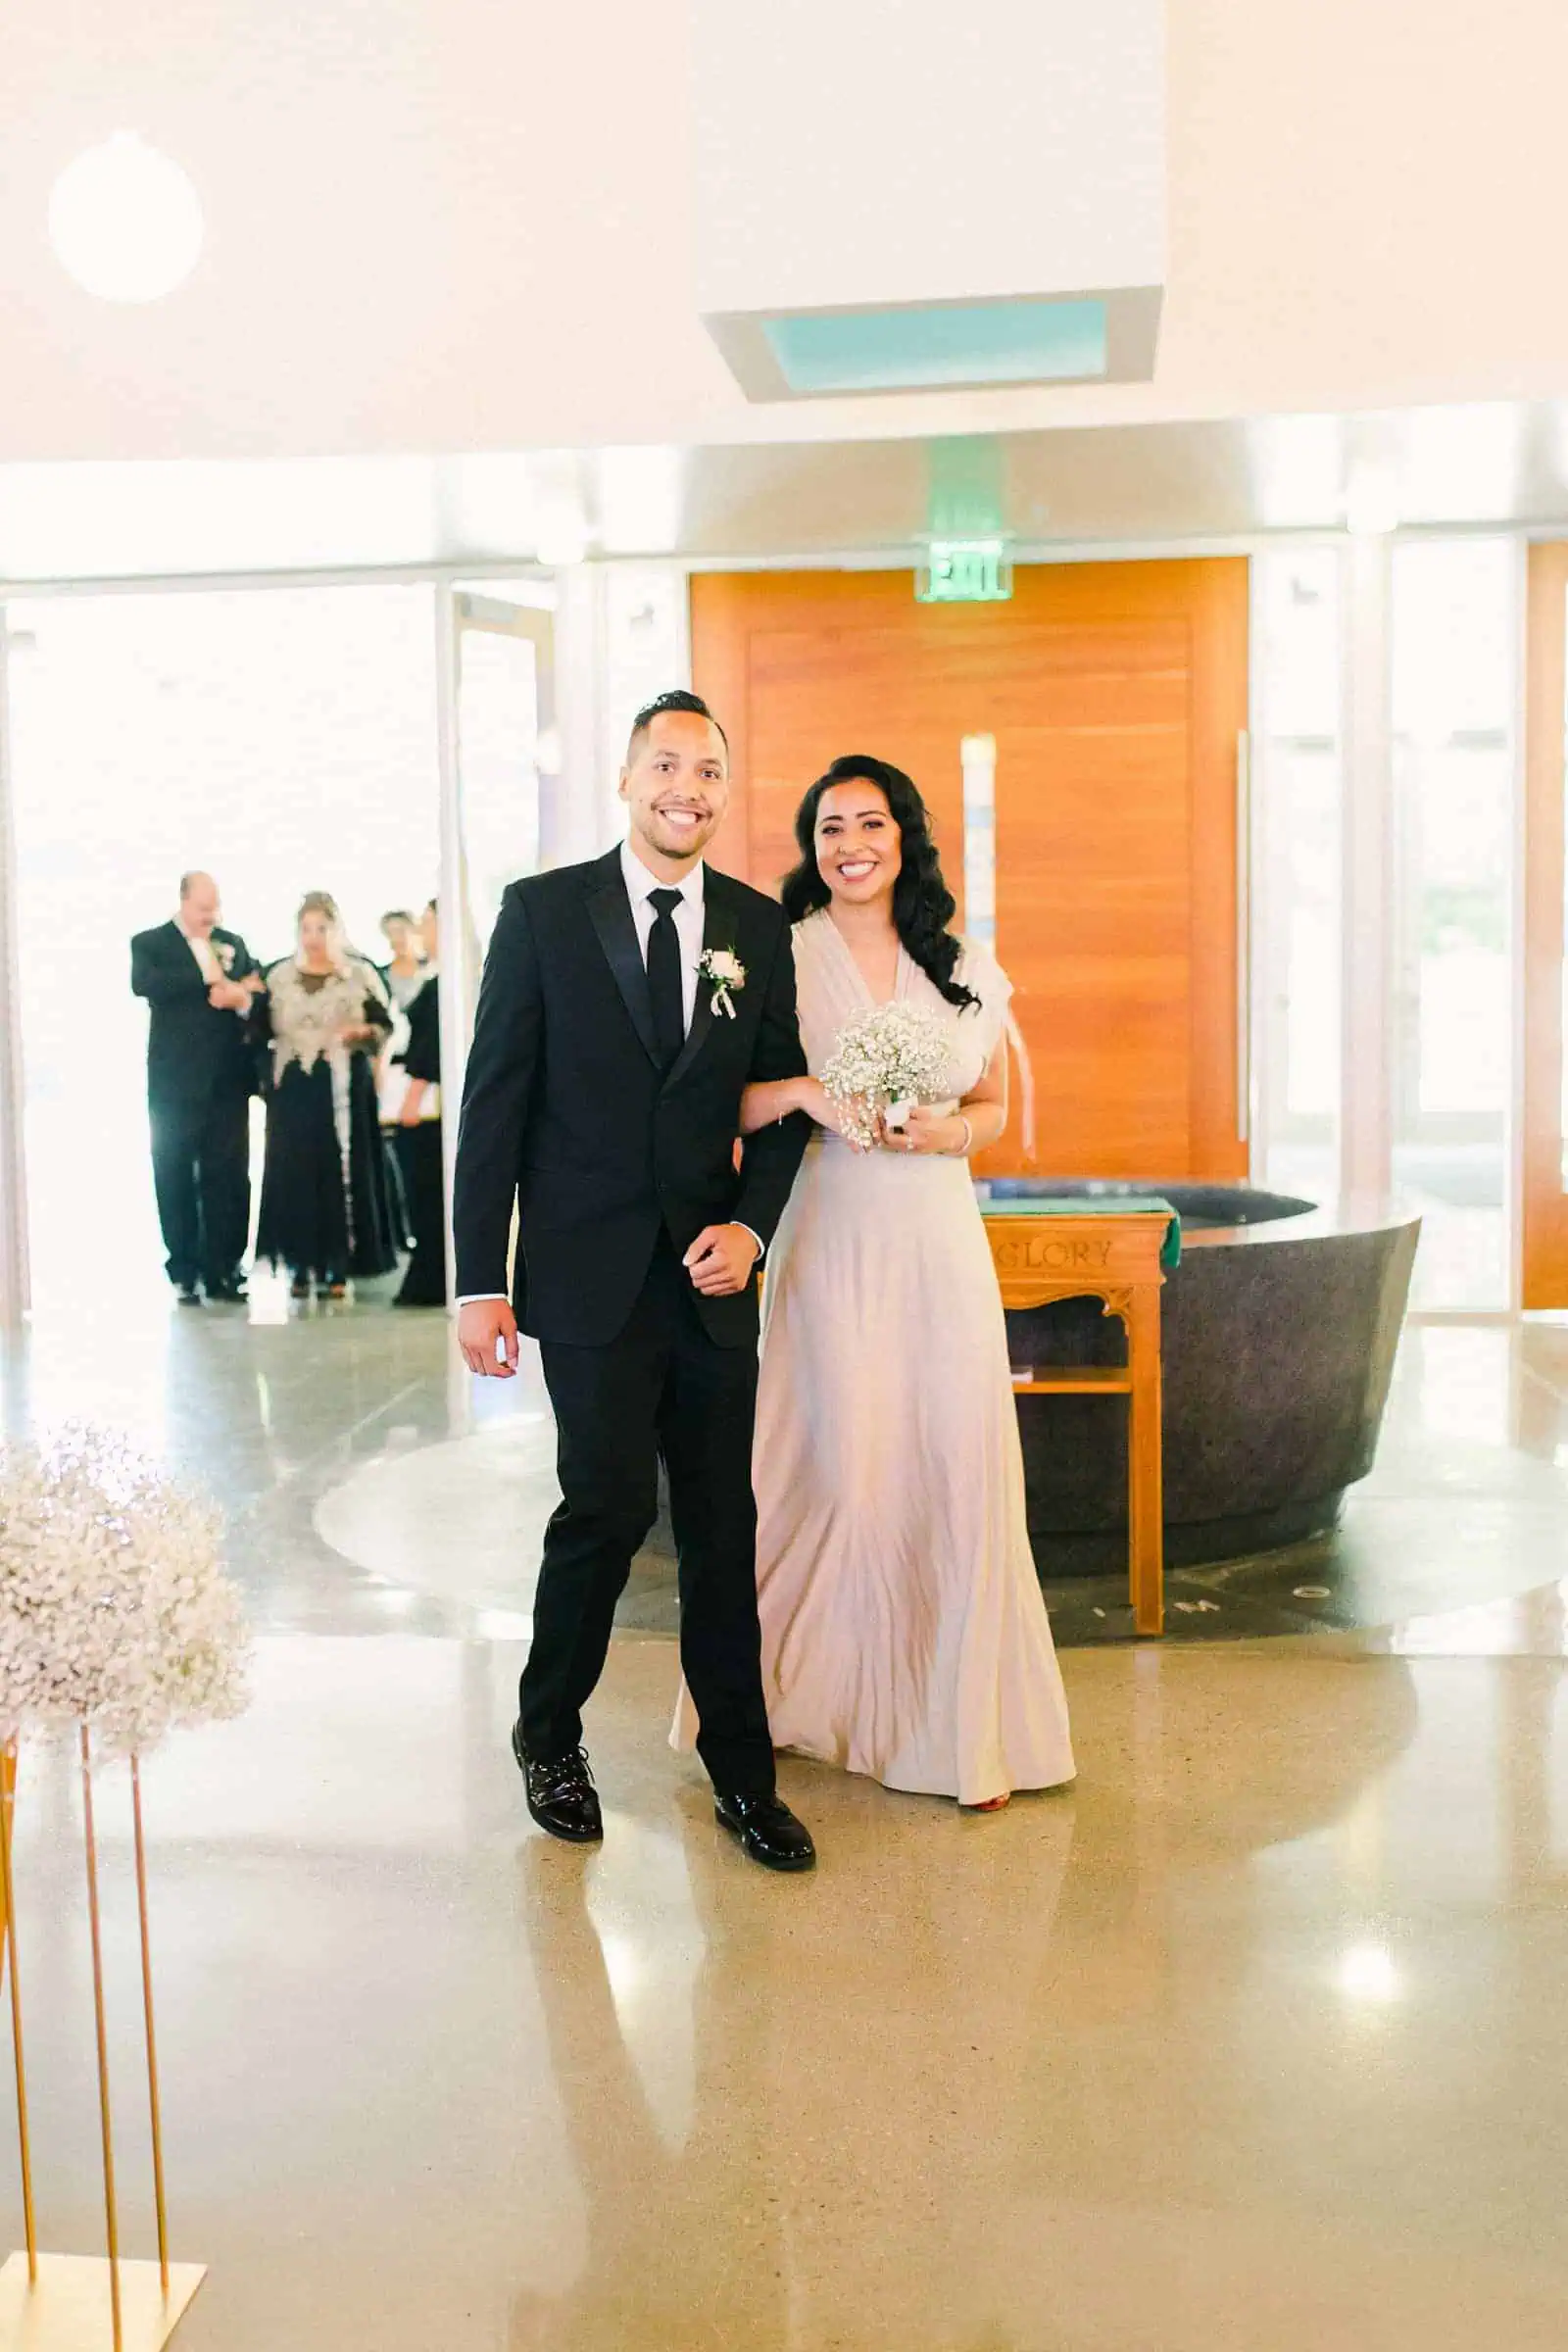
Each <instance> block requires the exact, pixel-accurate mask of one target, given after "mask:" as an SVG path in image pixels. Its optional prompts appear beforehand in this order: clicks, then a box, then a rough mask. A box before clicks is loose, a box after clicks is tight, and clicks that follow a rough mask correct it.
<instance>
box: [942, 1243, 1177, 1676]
mask: <svg viewBox="0 0 1568 2352" xmlns="http://www.w3.org/2000/svg"><path fill="white" fill-rule="evenodd" d="M1169 1227H1170V1219H1169V1217H1168V1216H1166V1215H1164V1214H1162V1213H1152V1214H1150V1215H1148V1216H1144V1215H1097V1214H1096V1213H1095V1212H1094V1211H1093V1210H1092V1209H1090V1210H1086V1211H1085V1212H1084V1214H1083V1215H1081V1216H1080V1215H1078V1214H1076V1213H1074V1214H1072V1215H1070V1216H1051V1217H1032V1216H1017V1215H1014V1216H1000V1215H999V1216H988V1217H986V1219H985V1228H986V1235H987V1238H988V1239H989V1241H990V1243H991V1257H992V1263H993V1264H994V1265H995V1267H996V1269H997V1281H998V1284H999V1285H1000V1287H1001V1291H1002V1303H1003V1305H1004V1306H1006V1307H1027V1306H1045V1305H1047V1304H1048V1303H1049V1302H1050V1301H1051V1300H1052V1299H1082V1298H1085V1297H1088V1298H1094V1299H1102V1300H1103V1303H1104V1311H1105V1313H1106V1314H1107V1315H1117V1316H1119V1317H1120V1319H1121V1321H1122V1324H1123V1326H1124V1327H1125V1329H1126V1333H1127V1361H1126V1363H1125V1364H1061V1365H1046V1366H1043V1367H1040V1368H1039V1377H1038V1378H1031V1379H1029V1380H1020V1381H1015V1382H1014V1383H1013V1386H1014V1389H1015V1391H1016V1393H1017V1395H1018V1396H1020V1397H1126V1398H1127V1399H1128V1431H1127V1490H1128V1492H1127V1539H1128V1541H1127V1550H1128V1584H1129V1590H1130V1593H1131V1598H1132V1605H1133V1625H1134V1627H1135V1629H1136V1631H1137V1632H1139V1633H1140V1634H1162V1633H1163V1632H1164V1630H1165V1531H1164V1493H1163V1472H1162V1457H1161V1449H1160V1425H1159V1416H1160V1372H1159V1294H1160V1291H1161V1289H1162V1288H1163V1287H1164V1281H1165V1276H1164V1272H1163V1270H1162V1268H1161V1266H1160V1262H1159V1261H1160V1251H1161V1250H1162V1249H1163V1247H1164V1243H1165V1237H1166V1234H1167V1231H1168V1230H1169Z"/></svg>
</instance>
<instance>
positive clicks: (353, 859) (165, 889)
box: [10, 587, 438, 1307]
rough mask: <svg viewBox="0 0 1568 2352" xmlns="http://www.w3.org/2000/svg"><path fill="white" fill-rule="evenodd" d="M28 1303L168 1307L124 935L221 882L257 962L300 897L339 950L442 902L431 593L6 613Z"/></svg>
mask: <svg viewBox="0 0 1568 2352" xmlns="http://www.w3.org/2000/svg"><path fill="white" fill-rule="evenodd" d="M10 615H11V624H12V627H13V629H14V630H15V631H16V632H18V634H19V635H20V637H21V641H22V642H21V644H20V646H18V647H14V650H13V658H12V665H11V686H12V726H13V758H14V790H15V805H16V830H17V853H18V871H19V895H20V902H21V904H20V924H19V929H20V944H21V951H22V972H23V979H22V1019H23V1032H24V1038H25V1055H26V1084H27V1152H28V1162H29V1175H30V1179H31V1185H30V1189H31V1208H32V1243H33V1265H34V1287H35V1293H36V1296H37V1297H38V1298H39V1299H40V1300H44V1301H49V1302H51V1303H58V1302H60V1301H61V1300H69V1299H76V1298H80V1299H86V1300H90V1301H91V1303H92V1304H93V1306H94V1307H97V1306H98V1305H99V1304H100V1303H101V1300H102V1297H103V1292H104V1285H105V1283H106V1282H107V1281H110V1280H112V1281H113V1284H114V1287H115V1291H116V1296H117V1299H124V1300H125V1302H126V1303H127V1305H128V1304H130V1303H131V1302H133V1301H134V1299H136V1298H137V1297H142V1298H144V1299H146V1300H147V1301H148V1302H154V1301H156V1302H157V1303H159V1304H161V1303H162V1288H163V1283H162V1258H163V1252H162V1249H161V1247H160V1244H159V1238H158V1226H157V1219H156V1215H155V1213H154V1207H153V1196H152V1176H151V1169H150V1166H149V1163H148V1148H147V1112H146V1085H145V1075H144V1073H145V1056H146V1033H147V1008H146V1006H145V1005H142V1004H140V1003H139V1002H138V1001H137V1000H136V999H135V998H133V997H132V996H131V994H130V988H129V957H128V945H129V940H130V936H131V934H132V932H133V931H137V930H141V929H144V928H146V927H147V926H149V925H151V924H155V923H159V922H162V921H165V920H166V919H167V918H168V917H169V916H170V915H171V914H172V913H173V911H174V906H175V900H176V895H177V885H178V877H179V875H180V873H181V872H182V871H183V870H184V869H185V868H187V867H190V866H202V867H208V868H211V870H212V871H213V872H214V873H215V874H216V875H217V877H218V880H219V884H220V886H221V890H222V893H223V911H224V919H225V921H226V922H227V923H228V924H229V925H230V926H231V927H232V928H233V929H235V930H237V931H239V932H241V933H242V934H243V935H244V937H245V939H246V940H247V942H248V943H249V945H250V946H251V948H252V949H253V950H254V952H255V953H256V954H257V955H258V956H260V957H261V958H262V959H263V960H264V961H265V960H270V959H271V958H273V957H276V956H282V955H284V954H286V953H287V952H288V951H289V949H290V948H291V946H292V944H293V937H294V915H295V909H296V907H297V906H298V904H299V899H300V896H301V894H302V893H303V892H304V891H306V890H312V889H326V890H330V891H331V892H332V893H333V895H334V896H335V897H336V898H337V900H338V903H339V905H340V906H341V907H342V908H343V912H344V916H345V919H346V922H347V926H348V930H349V934H350V936H351V938H352V939H353V940H354V942H355V943H356V945H357V946H358V947H360V948H361V949H362V950H363V951H364V952H365V953H366V954H368V955H369V956H372V957H373V958H375V959H376V960H380V958H381V956H382V955H383V954H384V949H383V946H382V942H381V940H380V937H379V934H378V931H377V921H378V918H379V916H380V915H381V914H382V912H383V911H384V910H385V909H386V908H387V907H419V906H422V905H423V903H424V901H425V900H426V899H427V898H428V897H429V896H430V895H431V893H432V892H433V890H434V889H435V886H436V867H437V849H438V813H437V775H436V746H435V676H434V669H435V651H434V611H433V598H432V594H431V591H430V590H429V589H427V588H414V587H400V588H381V587H373V588H371V587H367V588H298V589H294V588H290V589H269V590H249V591H247V590H223V591H218V592H212V593H188V594H178V595H172V594H171V595H163V596H153V595H145V596H144V595H123V596H83V597H69V598H57V599H48V600H45V599H33V600H30V601H28V600H23V601H19V602H14V603H12V604H11V606H10Z"/></svg>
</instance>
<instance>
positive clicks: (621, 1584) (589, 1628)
mask: <svg viewBox="0 0 1568 2352" xmlns="http://www.w3.org/2000/svg"><path fill="white" fill-rule="evenodd" d="M540 1353H541V1355H542V1357H543V1360H544V1374H545V1383H546V1386H547V1387H548V1389H549V1391H550V1401H551V1403H552V1405H553V1406H554V1407H555V1413H556V1424H557V1463H558V1469H559V1472H560V1477H561V1489H562V1501H561V1504H560V1507H559V1508H558V1509H557V1511H556V1513H555V1515H554V1517H553V1518H552V1519H551V1522H550V1525H549V1528H548V1529H547V1531H546V1534H545V1542H544V1557H543V1562H542V1565H541V1567H540V1572H539V1589H538V1593H537V1595H536V1597H535V1601H534V1618H533V1647H532V1649H531V1651H530V1653H529V1657H528V1663H527V1665H526V1667H525V1668H524V1670H523V1676H522V1685H521V1693H520V1699H521V1718H522V1740H523V1745H524V1747H525V1748H526V1749H527V1751H528V1753H529V1754H530V1755H535V1756H556V1755H562V1754H564V1753H565V1752H566V1751H567V1750H568V1749H570V1748H573V1747H575V1746H577V1745H578V1743H579V1741H580V1740H581V1739H582V1708H583V1705H584V1703H585V1702H586V1700H587V1698H588V1696H589V1693H590V1692H591V1691H593V1689H594V1686H595V1685H596V1683H597V1682H598V1680H599V1677H600V1675H601V1673H602V1672H603V1671H604V1665H605V1659H606V1657H607V1655H608V1654H609V1649H610V1635H611V1626H612V1622H613V1617H614V1611H615V1603H616V1601H617V1600H618V1599H619V1597H620V1594H621V1593H622V1591H623V1590H624V1588H625V1584H626V1579H627V1576H628V1574H629V1573H630V1569H631V1561H632V1555H633V1554H634V1553H635V1551H636V1550H637V1548H638V1546H639V1544H641V1543H642V1541H643V1539H644V1537H645V1536H646V1535H647V1533H648V1531H649V1529H650V1528H651V1527H652V1525H653V1523H654V1520H655V1517H656V1515H657V1512H658V1507H659V1462H660V1459H661V1457H662V1460H663V1463H664V1468H665V1473H666V1475H667V1478H668V1482H669V1501H670V1517H671V1521H672V1523H673V1527H674V1534H675V1548H676V1552H677V1554H678V1558H679V1576H680V1613H681V1635H680V1654H681V1665H682V1667H683V1668H684V1670H685V1675H686V1683H687V1687H688V1689H689V1690H690V1691H691V1695H692V1700H693V1704H694V1705H695V1707H696V1709H697V1714H698V1717H699V1721H700V1724H701V1730H700V1732H699V1734H698V1740H697V1748H698V1753H699V1754H700V1755H701V1757H702V1759H703V1762H704V1763H705V1764H706V1766H707V1767H708V1770H709V1773H710V1774H711V1778H712V1780H713V1783H714V1786H715V1787H716V1788H719V1789H723V1790H725V1791H726V1792H727V1793H731V1794H735V1795H742V1794H746V1795H765V1794H768V1793H770V1792H771V1790H772V1789H773V1786H774V1773H773V1748H772V1741H771V1739H770V1737H769V1733H768V1726H767V1709H766V1706H765V1704H764V1702H763V1698H762V1681H761V1663H760V1634H759V1631H758V1622H757V1504H756V1500H755V1498H754V1496H753V1493H752V1426H753V1420H754V1417H755V1412H756V1404H757V1349H756V1348H755V1346H751V1347H748V1346H742V1347H739V1348H719V1347H717V1346H715V1345H714V1343H713V1341H711V1339H710V1338H709V1336H708V1333H707V1332H706V1331H705V1329H704V1328H703V1324H702V1320H701V1317H700V1316H699V1314H698V1311H697V1307H696V1304H695V1302H694V1297H693V1292H692V1286H691V1278H690V1276H689V1275H688V1274H687V1272H686V1270H685V1268H684V1267H683V1266H682V1265H681V1263H680V1261H679V1259H678V1258H677V1256H676V1254H675V1250H674V1248H673V1246H672V1245H671V1243H670V1242H669V1241H668V1239H667V1237H665V1236H661V1238H660V1242H659V1246H658V1248H657V1249H656V1250H655V1252H654V1258H653V1263H652V1264H651V1265H650V1267H649V1269H648V1275H647V1278H646V1280H645V1282H644V1284H643V1288H642V1291H641V1293H640V1295H639V1297H638V1299H637V1303H636V1305H635V1306H634V1308H633V1309H632V1313H631V1316H630V1319H629V1321H628V1322H627V1323H626V1325H625V1327H624V1329H623V1330H622V1331H621V1332H620V1334H619V1335H618V1337H617V1338H615V1339H614V1340H613V1341H611V1342H610V1343H609V1345H608V1346H606V1347H602V1348H578V1347H571V1346H567V1345H564V1343H562V1342H561V1341H558V1340H546V1341H543V1342H541V1344H540Z"/></svg>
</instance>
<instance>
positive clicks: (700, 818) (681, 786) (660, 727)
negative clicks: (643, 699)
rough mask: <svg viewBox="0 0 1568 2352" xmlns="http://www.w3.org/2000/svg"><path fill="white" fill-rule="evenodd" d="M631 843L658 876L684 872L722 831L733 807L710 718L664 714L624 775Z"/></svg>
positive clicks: (622, 784)
mask: <svg viewBox="0 0 1568 2352" xmlns="http://www.w3.org/2000/svg"><path fill="white" fill-rule="evenodd" d="M620 797H621V799H622V800H623V801H624V802H625V804H626V807H627V809H628V810H629V811H630V814H631V831H632V840H633V844H634V846H635V848H636V849H637V850H638V852H639V853H640V855H641V856H642V857H643V858H644V861H645V863H647V864H648V865H650V866H651V867H653V868H654V870H655V871H656V872H662V871H663V870H664V869H665V868H666V867H671V868H674V869H675V870H676V872H677V873H680V872H684V871H685V869H686V868H687V867H688V866H689V865H691V864H692V862H693V861H694V860H695V859H696V858H700V857H701V856H702V854H703V851H704V850H705V849H706V848H707V846H708V844H709V843H710V842H711V840H712V838H713V835H714V834H715V833H716V832H717V831H718V828H719V823H720V820H721V819H722V817H723V814H724V810H725V809H726V808H727V807H728V806H729V758H728V755H727V753H726V752H725V749H724V738H723V736H722V735H720V733H719V731H718V729H717V727H715V726H714V724H713V722H712V720H711V718H704V717H702V716H701V715H700V714H699V713H698V712H697V711H660V712H659V713H658V715H657V716H656V717H654V718H652V719H650V721H649V723H648V726H647V728H646V729H645V731H644V732H643V734H642V736H641V738H640V740H639V741H638V743H637V744H636V746H635V747H634V752H633V757H632V759H631V760H630V761H629V762H628V764H627V765H626V766H625V767H623V768H622V769H621V771H620Z"/></svg>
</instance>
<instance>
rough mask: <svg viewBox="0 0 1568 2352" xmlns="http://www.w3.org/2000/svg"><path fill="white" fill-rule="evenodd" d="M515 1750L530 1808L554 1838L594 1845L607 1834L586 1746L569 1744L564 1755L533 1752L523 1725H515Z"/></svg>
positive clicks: (513, 1743)
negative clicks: (525, 1740)
mask: <svg viewBox="0 0 1568 2352" xmlns="http://www.w3.org/2000/svg"><path fill="white" fill-rule="evenodd" d="M512 1752H513V1754H514V1755H515V1757H516V1759H517V1770H518V1771H519V1772H520V1773H521V1774H522V1785H523V1789H524V1790H525V1791H526V1793H527V1798H528V1810H529V1812H530V1813H531V1814H532V1815H533V1817H534V1819H535V1821H536V1822H537V1823H538V1824H539V1827H540V1828H541V1829H542V1830H548V1831H549V1832H550V1835H551V1837H552V1838H564V1839H565V1840H566V1843H567V1844H568V1845H593V1844H595V1843H596V1842H597V1841H598V1839H599V1838H602V1837H603V1836H604V1834H605V1822H604V1816H603V1814H602V1813H601V1812H600V1810H599V1792H598V1790H597V1789H595V1787H594V1776H593V1774H592V1773H591V1772H590V1771H589V1769H588V1751H587V1749H586V1748H581V1747H573V1748H568V1749H567V1751H566V1753H565V1754H564V1756H530V1755H529V1754H528V1753H527V1751H526V1749H525V1748H524V1746H523V1744H522V1726H521V1724H520V1723H515V1724H514V1725H513V1727H512Z"/></svg>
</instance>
